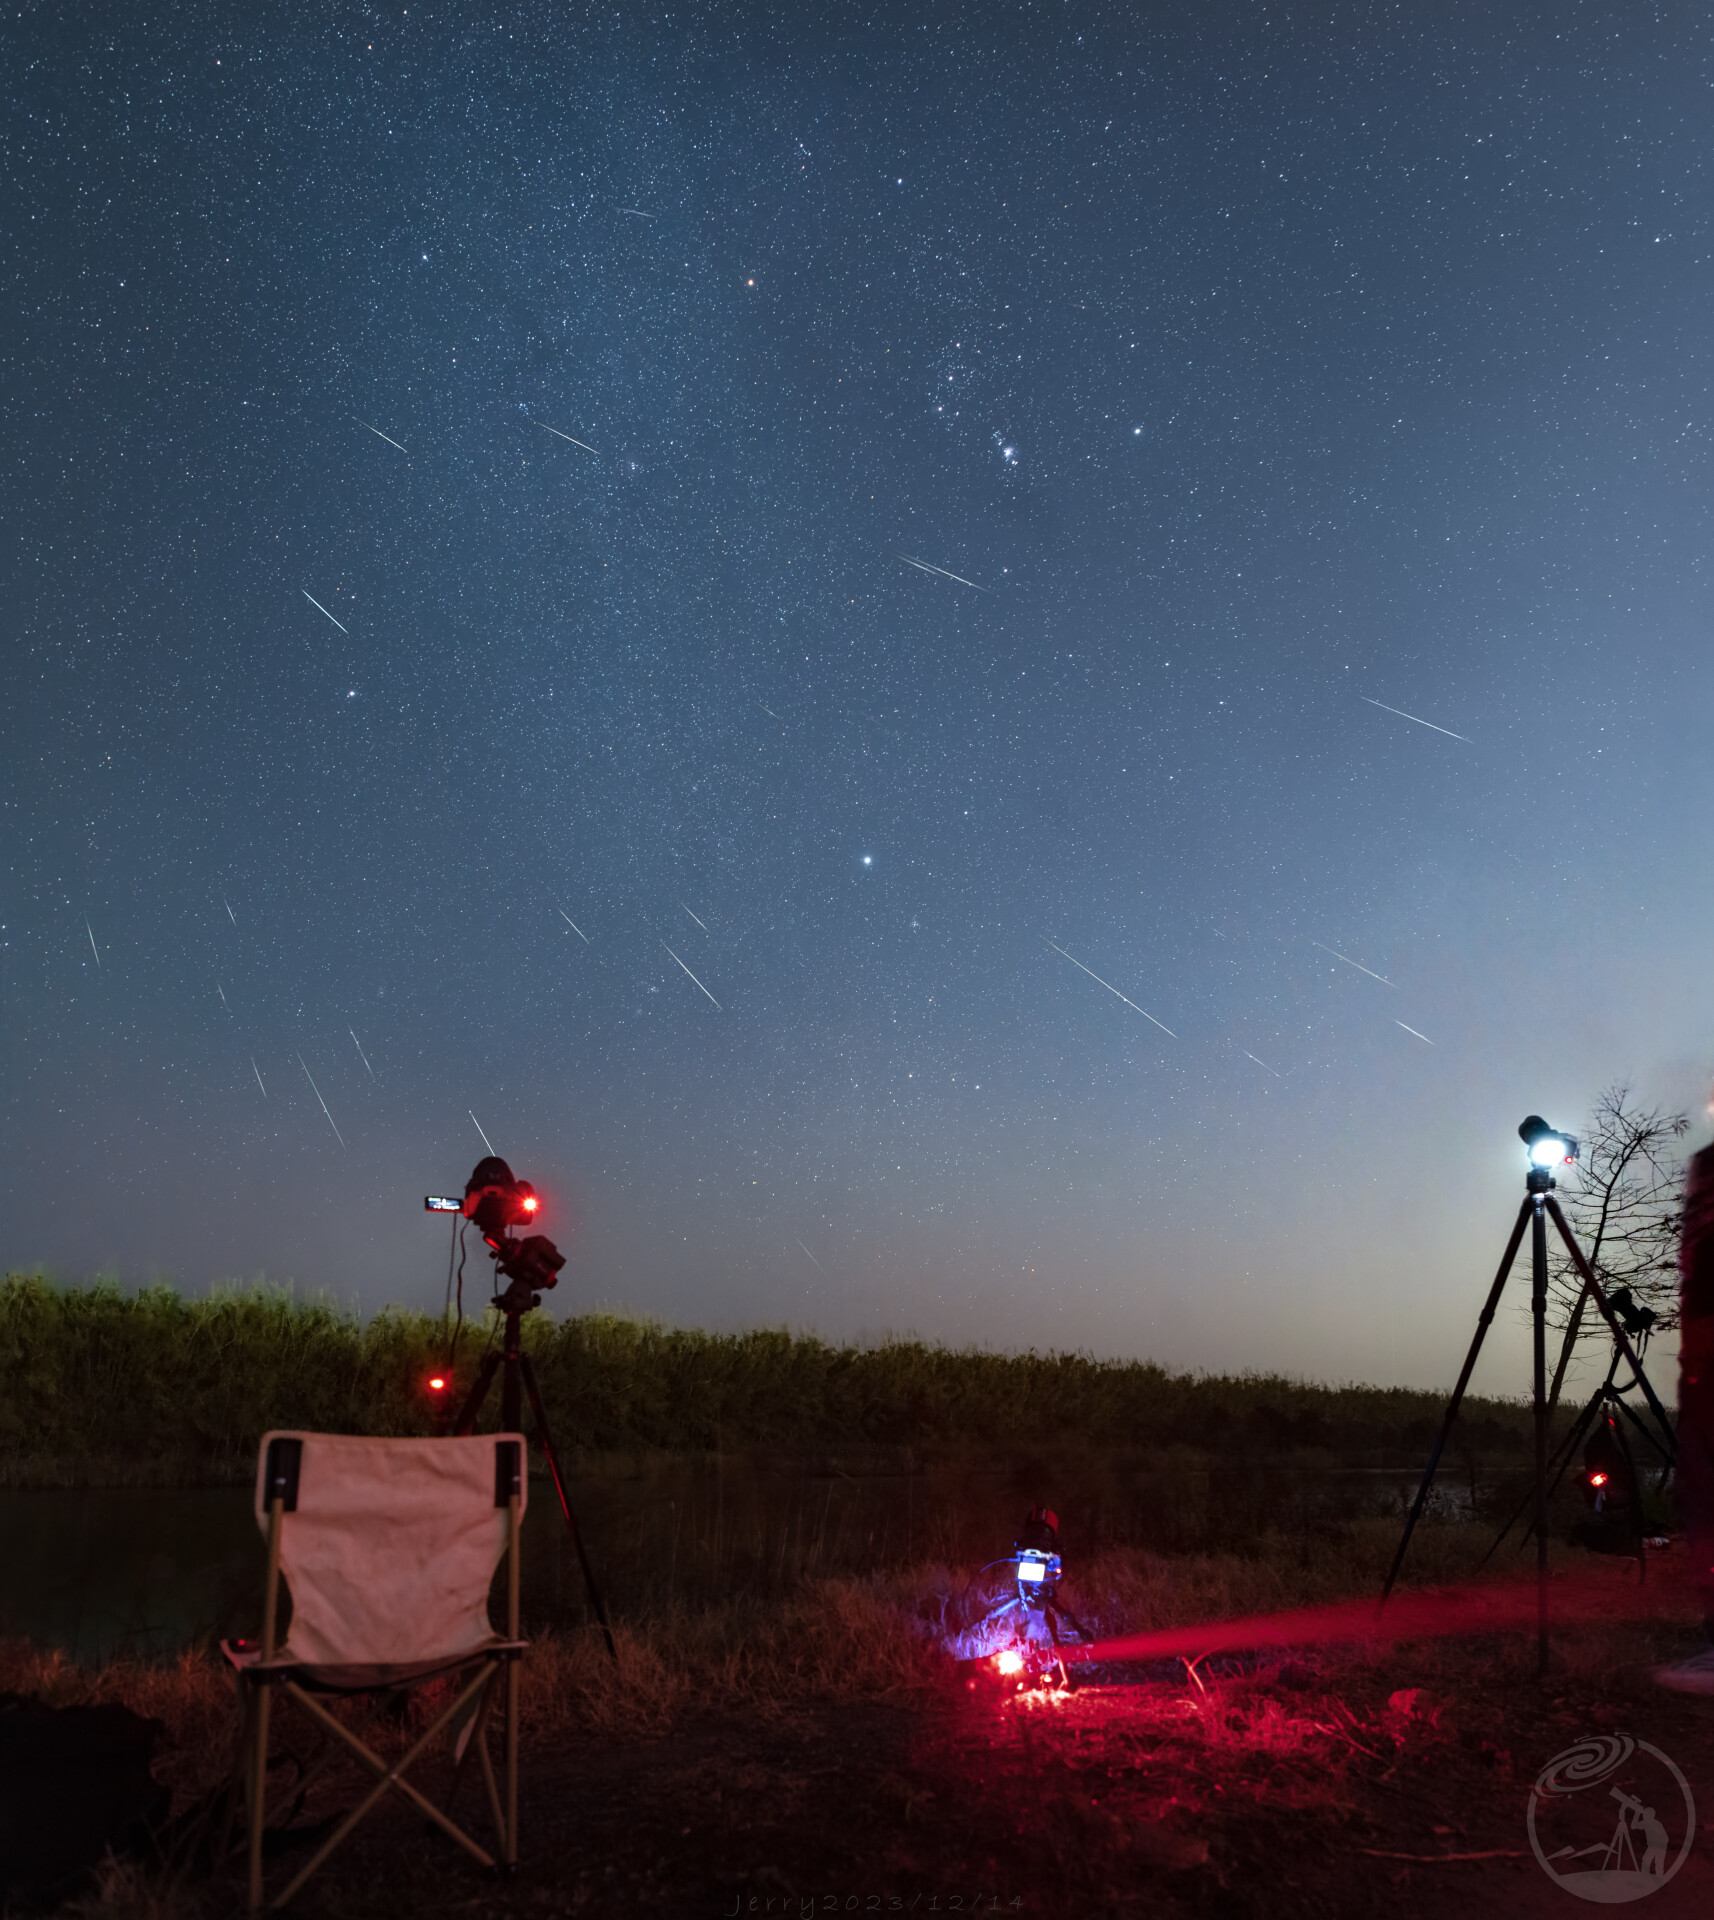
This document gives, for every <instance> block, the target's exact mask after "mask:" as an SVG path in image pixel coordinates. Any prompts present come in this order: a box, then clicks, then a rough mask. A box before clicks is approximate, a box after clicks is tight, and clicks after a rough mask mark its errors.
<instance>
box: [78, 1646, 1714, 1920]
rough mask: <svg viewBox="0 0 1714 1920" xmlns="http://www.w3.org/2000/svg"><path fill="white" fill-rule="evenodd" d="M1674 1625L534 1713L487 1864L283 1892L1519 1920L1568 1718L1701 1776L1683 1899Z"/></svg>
mask: <svg viewBox="0 0 1714 1920" xmlns="http://www.w3.org/2000/svg"><path fill="white" fill-rule="evenodd" d="M1688 1644H1689V1642H1688V1640H1687V1637H1686V1633H1685V1629H1684V1626H1683V1623H1682V1622H1679V1623H1677V1624H1676V1625H1672V1624H1668V1623H1665V1622H1662V1621H1658V1620H1657V1621H1653V1622H1642V1623H1638V1622H1632V1623H1630V1624H1628V1625H1624V1626H1620V1627H1616V1628H1615V1629H1614V1630H1613V1632H1612V1633H1611V1634H1605V1633H1598V1632H1597V1633H1585V1634H1580V1635H1567V1636H1564V1638H1563V1640H1562V1642H1561V1644H1560V1645H1559V1647H1558V1648H1557V1650H1556V1657H1555V1665H1554V1669H1553V1671H1552V1672H1551V1673H1550V1675H1549V1677H1548V1678H1547V1679H1546V1680H1545V1681H1541V1680H1537V1679H1536V1678H1535V1676H1534V1648H1533V1644H1532V1643H1529V1642H1527V1641H1526V1640H1524V1639H1523V1638H1518V1639H1515V1640H1506V1641H1504V1642H1503V1643H1494V1642H1487V1643H1483V1644H1472V1643H1460V1642H1457V1641H1442V1642H1438V1643H1417V1644H1416V1645H1413V1646H1404V1647H1395V1648H1391V1649H1384V1650H1376V1649H1369V1650H1366V1651H1365V1650H1363V1649H1356V1648H1333V1649H1322V1650H1321V1651H1320V1652H1318V1653H1317V1654H1315V1655H1313V1656H1303V1657H1283V1658H1274V1659H1272V1660H1270V1662H1269V1663H1268V1664H1266V1665H1263V1666H1260V1667H1258V1668H1256V1669H1255V1670H1253V1671H1250V1672H1248V1673H1238V1674H1235V1675H1233V1676H1231V1677H1227V1678H1218V1677H1213V1678H1210V1679H1209V1681H1208V1682H1207V1687H1206V1691H1204V1690H1203V1689H1201V1688H1199V1687H1198V1686H1197V1685H1196V1684H1194V1682H1192V1681H1189V1680H1187V1679H1186V1677H1185V1676H1184V1674H1183V1673H1182V1671H1180V1672H1178V1673H1172V1672H1170V1671H1169V1672H1166V1673H1160V1674H1157V1675H1156V1676H1155V1677H1151V1678H1147V1679H1139V1678H1136V1677H1134V1676H1133V1677H1131V1678H1129V1679H1127V1678H1125V1677H1124V1676H1122V1675H1120V1674H1116V1673H1115V1672H1113V1671H1111V1670H1109V1671H1108V1672H1107V1673H1106V1674H1105V1675H1102V1674H1101V1673H1099V1672H1097V1673H1096V1674H1095V1675H1093V1676H1092V1677H1091V1681H1090V1683H1089V1684H1084V1685H1080V1686H1078V1687H1076V1688H1075V1689H1074V1690H1073V1691H1071V1692H1069V1693H1063V1692H1062V1693H1057V1694H1043V1693H1037V1694H1024V1695H1005V1694H1002V1693H1001V1692H1000V1691H999V1689H998V1687H997V1686H995V1685H990V1684H987V1683H982V1684H977V1685H974V1686H972V1685H971V1684H970V1683H969V1681H968V1679H967V1678H966V1677H965V1676H963V1675H960V1674H956V1673H953V1672H950V1671H949V1672H948V1673H947V1674H946V1676H945V1682H944V1684H943V1685H942V1686H941V1687H939V1688H938V1689H935V1690H931V1691H929V1692H928V1693H927V1694H922V1695H918V1696H917V1697H915V1698H913V1699H911V1700H909V1701H907V1702H905V1703H903V1704H898V1703H882V1704H875V1703H861V1702H859V1703H850V1702H848V1703H844V1704H824V1705H820V1706H806V1707H801V1708H794V1709H792V1710H790V1711H780V1710H777V1709H776V1710H772V1711H769V1712H765V1713H764V1712H749V1713H728V1714H725V1715H706V1716H698V1715H695V1714H691V1715H689V1716H687V1717H685V1718H683V1719H682V1720H681V1721H680V1722H679V1724H678V1725H677V1726H676V1727H675V1729H674V1730H673V1731H672V1732H671V1733H669V1734H665V1735H662V1736H660V1737H656V1738H628V1739H625V1738H614V1737H605V1738H595V1737H582V1738H579V1737H573V1738H569V1739H559V1738H556V1739H554V1740H553V1741H551V1742H543V1743H540V1744H539V1745H538V1746H537V1748H536V1749H535V1750H533V1751H529V1752H527V1753H526V1756H525V1766H524V1774H523V1783H524V1784H523V1805H522V1833H523V1848H522V1858H521V1861H520V1865H519V1870H518V1873H517V1876H516V1878H515V1879H514V1880H512V1881H511V1882H509V1883H504V1884H501V1883H496V1882H495V1881H493V1880H491V1879H489V1878H487V1877H485V1876H484V1875H483V1873H482V1872H481V1870H480V1869H478V1868H477V1867H476V1866H475V1865H474V1864H473V1863H471V1862H469V1861H468V1860H467V1859H466V1858H465V1857H464V1856H462V1855H461V1854H459V1853H458V1852H457V1851H456V1849H454V1848H453V1847H452V1846H451V1845H450V1844H449V1843H448V1842H446V1841H445V1840H444V1839H442V1838H441V1837H440V1836H439V1835H438V1834H436V1833H434V1832H433V1831H432V1830H431V1829H429V1828H428V1827H427V1826H426V1824H425V1823H424V1822H423V1821H422V1820H421V1819H420V1818H419V1817H417V1816H415V1815H413V1814H411V1813H410V1812H408V1811H407V1810H405V1809H403V1808H397V1809H393V1808H389V1809H387V1810H385V1811H384V1812H383V1813H382V1814H381V1815H380V1816H379V1817H378V1818H376V1819H375V1820H374V1821H372V1823H371V1824H370V1826H369V1828H368V1829H367V1831H366V1833H365V1834H364V1836H363V1837H362V1838H360V1839H359V1840H357V1841H355V1842H353V1843H352V1844H351V1845H350V1846H349V1847H348V1848H347V1849H346V1850H345V1852H344V1854H343V1855H342V1856H336V1859H335V1862H334V1863H333V1864H332V1865H331V1866H330V1867H329V1869H327V1870H326V1871H325V1872H324V1874H323V1876H321V1878H320V1879H319V1881H317V1882H312V1883H311V1886H310V1888H309V1889H306V1891H305V1893H304V1894H302V1895H300V1896H299V1898H298V1900H296V1901H295V1902H294V1903H293V1907H292V1911H293V1912H295V1913H299V1914H302V1915H303V1916H305V1920H311V1916H335V1915H338V1916H353V1917H356V1916H361V1917H362V1920H392V1917H393V1916H400V1917H401V1920H402V1917H403V1916H406V1915H409V1916H412V1920H419V1917H420V1920H430V1917H432V1916H443V1915H444V1916H451V1915H455V1914H461V1915H475V1916H482V1917H484V1920H486V1917H487V1916H493V1917H495V1920H498V1916H501V1915H558V1914H589V1915H607V1914H639V1915H648V1914H663V1915H672V1916H675V1920H676V1917H677V1916H683V1917H684V1920H691V1917H692V1916H697V1917H700V1916H707V1917H708V1920H714V1916H718V1915H724V1916H729V1917H730V1920H738V1916H740V1915H746V1914H762V1915H766V1914H773V1915H788V1914H789V1915H796V1916H800V1920H807V1916H809V1915H811V1914H833V1913H887V1912H890V1913H918V1914H949V1913H966V1914H968V1913H977V1912H981V1913H1010V1914H1018V1915H1041V1916H1047V1915H1070V1916H1084V1915H1089V1916H1098V1915H1106V1914H1115V1915H1117V1914H1125V1915H1133V1914H1148V1915H1151V1916H1168V1917H1170V1916H1175V1915H1181V1914H1182V1915H1192V1914H1197V1915H1200V1914H1231V1915H1252V1914H1254V1915H1267V1916H1292V1915H1299V1914H1302V1915H1316V1916H1346V1915H1350V1916H1358V1915H1371V1914H1374V1915H1385V1916H1387V1920H1408V1917H1409V1916H1413V1915H1418V1914H1421V1915H1425V1916H1427V1915H1433V1916H1435V1917H1436V1920H1441V1917H1442V1916H1445V1915H1448V1914H1460V1915H1462V1914H1471V1915H1484V1914H1502V1913H1503V1914H1506V1915H1508V1916H1512V1917H1514V1920H1525V1917H1527V1916H1535V1915H1544V1914H1549V1913H1556V1914H1564V1913H1567V1912H1572V1911H1576V1910H1577V1909H1578V1908H1579V1906H1580V1904H1581V1903H1580V1902H1579V1901H1578V1900H1576V1899H1575V1898H1574V1897H1573V1896H1572V1895H1571V1894H1570V1893H1569V1892H1567V1891H1566V1889H1565V1888H1563V1887H1562V1886H1560V1885H1558V1884H1556V1883H1555V1882H1554V1880H1553V1879H1552V1878H1551V1877H1550V1875H1549V1874H1548V1873H1547V1872H1546V1871H1544V1869H1543V1868H1542V1867H1541V1866H1540V1865H1539V1864H1538V1862H1537V1860H1536V1858H1535V1857H1534V1856H1533V1854H1532V1852H1531V1848H1530V1841H1529V1837H1528V1833H1527V1830H1526V1824H1525V1810H1526V1805H1527V1804H1528V1802H1529V1799H1530V1793H1531V1787H1532V1783H1533V1781H1534V1780H1535V1778H1536V1776H1537V1775H1538V1773H1539V1772H1540V1771H1541V1769H1542V1768H1543V1767H1544V1766H1545V1765H1546V1763H1547V1762H1548V1761H1549V1760H1550V1759H1551V1758H1552V1757H1553V1756H1554V1755H1555V1754H1557V1753H1560V1752H1561V1751H1563V1750H1564V1749H1565V1748H1567V1747H1568V1746H1570V1745H1571V1744H1572V1743H1573V1742H1574V1741H1577V1740H1578V1739H1580V1738H1583V1737H1587V1736H1589V1735H1592V1734H1601V1733H1613V1732H1619V1733H1629V1734H1631V1735H1634V1736H1635V1737H1637V1738H1638V1739H1640V1740H1644V1741H1647V1742H1649V1743H1651V1744H1652V1745H1654V1746H1656V1747H1658V1748H1659V1749H1661V1750H1662V1751H1663V1752H1664V1753H1666V1754H1668V1755H1669V1756H1670V1757H1671V1758H1672V1759H1673V1760H1674V1761H1676V1762H1677V1764H1678V1766H1679V1768H1680V1769H1681V1770H1682V1772H1683V1774H1684V1776H1685V1778H1686V1780H1687V1781H1688V1783H1689V1785H1690V1787H1691V1790H1692V1792H1693V1793H1694V1795H1695V1796H1696V1799H1697V1802H1698V1812H1697V1821H1698V1826H1699V1831H1698V1833H1697V1835H1696V1838H1695V1841H1694V1843H1693V1845H1692V1847H1691V1850H1690V1852H1689V1854H1688V1856H1687V1857H1686V1858H1685V1861H1684V1864H1683V1866H1682V1868H1681V1869H1680V1870H1679V1871H1678V1872H1677V1873H1676V1875H1675V1877H1674V1878H1673V1879H1672V1880H1671V1882H1670V1884H1668V1885H1666V1886H1665V1887H1663V1888H1661V1889H1660V1890H1659V1891H1658V1892H1656V1893H1655V1894H1653V1895H1652V1897H1651V1898H1650V1900H1649V1906H1648V1911H1649V1912H1650V1913H1651V1914H1652V1915H1661V1916H1666V1915H1679V1914H1683V1915H1689V1914H1693V1913H1694V1914H1697V1915H1699V1916H1703V1915H1707V1914H1709V1913H1711V1912H1714V1699H1698V1698H1686V1697H1684V1696H1681V1695H1676V1694H1672V1693H1668V1692H1663V1691H1661V1690H1660V1689H1658V1688H1657V1687H1655V1686H1654V1685H1653V1684H1652V1682H1651V1680H1650V1679H1649V1667H1650V1666H1651V1665H1652V1663H1653V1662H1654V1661H1655V1660H1657V1659H1660V1658H1662V1657H1666V1656H1670V1655H1672V1654H1675V1653H1680V1652H1682V1651H1683V1650H1684V1649H1685V1647H1686V1646H1687V1645H1688ZM431 1777H432V1776H431ZM425 1784H427V1782H426V1781H425ZM478 1797H479V1792H478V1791H477V1790H470V1798H469V1799H468V1800H467V1801H466V1802H465V1803H464V1811H465V1813H466V1814H467V1816H468V1817H470V1818H471V1819H472V1820H473V1821H474V1819H475V1817H476V1802H477V1800H478ZM312 1811H314V1809H312ZM293 1857H294V1856H293V1855H292V1854H291V1853H290V1852H287V1853H284V1854H282V1855H281V1856H280V1857H279V1859H278V1861H277V1862H276V1863H275V1864H274V1865H273V1866H272V1868H271V1874H272V1878H273V1884H274V1885H279V1884H280V1883H281V1881H282V1880H283V1879H284V1878H285V1877H286V1873H287V1870H288V1863H289V1861H290V1860H291V1859H292V1858H293ZM297 1857H301V1855H300V1856H297ZM240 1904H241V1902H240V1888H239V1885H238V1883H237V1881H236V1880H235V1879H233V1878H232V1877H230V1876H226V1877H223V1878H221V1879H220V1880H218V1881H216V1882H214V1883H212V1884H211V1883H210V1882H209V1881H207V1880H206V1879H205V1880H201V1881H192V1882H187V1883H185V1884H184V1885H183V1886H182V1887H181V1888H179V1889H177V1890H166V1891H165V1895H164V1897H163V1891H162V1889H160V1888H159V1886H158V1883H157V1885H156V1886H155V1887H153V1888H152V1889H151V1888H150V1887H148V1886H146V1885H133V1884H131V1883H128V1882H126V1881H124V1880H123V1878H122V1879H121V1880H120V1881H117V1882H115V1883H114V1884H113V1885H112V1886H111V1887H110V1889H109V1892H108V1896H107V1898H106V1899H105V1900H102V1901H97V1902H91V1903H83V1904H81V1906H80V1909H79V1910H80V1911H81V1912H83V1913H85V1914H89V1913H100V1914H104V1915H120V1914H125V1915H135V1916H137V1920H143V1916H145V1915H147V1916H151V1917H153V1916H161V1917H162V1920H167V1917H169V1916H178V1915H181V1914H184V1915H191V1914H194V1915H196V1916H199V1920H200V1916H203V1915H207V1914H228V1913H234V1912H237V1911H238V1910H239V1909H240Z"/></svg>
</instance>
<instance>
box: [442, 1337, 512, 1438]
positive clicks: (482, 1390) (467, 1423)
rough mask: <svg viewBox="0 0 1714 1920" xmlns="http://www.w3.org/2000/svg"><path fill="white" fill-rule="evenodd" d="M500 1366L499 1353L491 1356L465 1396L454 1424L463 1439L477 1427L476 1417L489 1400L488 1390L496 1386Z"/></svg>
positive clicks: (484, 1362) (455, 1430) (455, 1431)
mask: <svg viewBox="0 0 1714 1920" xmlns="http://www.w3.org/2000/svg"><path fill="white" fill-rule="evenodd" d="M499 1365H500V1356H499V1355H498V1354H497V1353H491V1354H489V1356H488V1358H487V1359H486V1360H484V1361H483V1362H482V1371H481V1372H480V1373H479V1374H478V1375H477V1376H476V1380H475V1383H474V1384H473V1385H472V1387H471V1389H470V1391H469V1392H468V1393H467V1394H466V1395H465V1396H464V1405H463V1406H462V1407H460V1408H459V1409H458V1418H457V1420H456V1421H454V1422H453V1428H452V1430H453V1432H454V1433H455V1434H457V1436H458V1437H459V1439H461V1440H462V1439H463V1438H464V1437H465V1435H466V1434H468V1433H469V1432H470V1431H471V1430H472V1429H473V1428H474V1427H475V1425H476V1416H477V1415H478V1414H479V1413H480V1412H481V1411H482V1402H483V1401H484V1400H486V1399H487V1398H488V1389H489V1388H490V1387H491V1386H492V1385H493V1384H494V1374H495V1370H496V1369H497V1368H498V1367H499Z"/></svg>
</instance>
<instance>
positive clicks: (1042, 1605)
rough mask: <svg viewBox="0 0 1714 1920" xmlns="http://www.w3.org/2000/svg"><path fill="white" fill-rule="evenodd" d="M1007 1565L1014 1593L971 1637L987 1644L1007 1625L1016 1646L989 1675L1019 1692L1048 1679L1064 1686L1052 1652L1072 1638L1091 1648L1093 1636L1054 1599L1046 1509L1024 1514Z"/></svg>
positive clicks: (1053, 1523) (1053, 1532)
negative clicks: (1014, 1580) (1013, 1576)
mask: <svg viewBox="0 0 1714 1920" xmlns="http://www.w3.org/2000/svg"><path fill="white" fill-rule="evenodd" d="M1012 1560H1013V1562H1014V1564H1015V1566H1016V1569H1017V1584H1016V1590H1015V1591H1014V1592H1012V1593H1009V1594H1007V1595H1006V1597H1005V1598H1004V1599H1002V1600H999V1601H997V1602H996V1603H995V1604H994V1605H993V1606H992V1607H990V1608H989V1609H988V1611H987V1613H986V1614H984V1615H983V1617H982V1619H981V1620H980V1621H979V1622H978V1623H977V1626H976V1628H975V1632H976V1633H978V1634H980V1635H982V1636H983V1637H984V1638H987V1637H988V1636H989V1635H991V1633H992V1630H993V1629H994V1628H995V1627H996V1626H999V1625H1000V1624H1001V1623H1002V1622H1008V1621H1009V1622H1010V1624H1011V1625H1012V1626H1013V1628H1014V1630H1015V1632H1016V1636H1017V1638H1016V1641H1015V1643H1014V1644H1013V1645H1012V1646H1009V1647H1002V1648H1001V1649H1000V1651H999V1652H998V1653H997V1654H995V1655H993V1656H992V1659H993V1665H994V1670H995V1671H996V1672H997V1673H998V1674H999V1675H1000V1676H1001V1677H1002V1678H1003V1679H1007V1680H1012V1681H1014V1682H1015V1683H1016V1684H1017V1686H1018V1687H1019V1689H1020V1690H1022V1689H1024V1688H1026V1687H1036V1686H1040V1685H1041V1684H1042V1683H1043V1681H1044V1680H1046V1679H1048V1678H1049V1677H1051V1676H1057V1680H1058V1683H1059V1684H1060V1685H1061V1686H1065V1685H1069V1678H1068V1676H1067V1674H1066V1671H1065V1664H1064V1662H1063V1661H1062V1660H1061V1659H1060V1658H1059V1655H1058V1649H1059V1648H1060V1647H1062V1646H1065V1645H1067V1644H1068V1642H1071V1641H1072V1638H1073V1636H1075V1638H1076V1640H1079V1641H1082V1642H1084V1643H1085V1644H1089V1645H1092V1644H1093V1643H1094V1639H1095V1636H1094V1634H1092V1633H1091V1632H1090V1631H1089V1629H1088V1628H1087V1627H1086V1626H1084V1624H1083V1622H1082V1621H1081V1620H1079V1619H1078V1617H1077V1615H1076V1614H1074V1613H1073V1612H1072V1611H1071V1609H1070V1608H1069V1607H1068V1606H1066V1604H1065V1603H1064V1601H1062V1600H1061V1599H1060V1598H1059V1583H1060V1579H1061V1576H1062V1572H1063V1564H1062V1562H1061V1560H1060V1556H1059V1515H1058V1514H1056V1513H1055V1512H1054V1511H1053V1509H1052V1508H1051V1507H1043V1506H1036V1507H1031V1508H1030V1510H1029V1512H1028V1514H1026V1515H1025V1517H1024V1524H1023V1525H1022V1526H1021V1527H1020V1528H1019V1529H1018V1537H1017V1539H1016V1540H1015V1541H1014V1542H1013V1543H1012ZM1067 1629H1069V1631H1067Z"/></svg>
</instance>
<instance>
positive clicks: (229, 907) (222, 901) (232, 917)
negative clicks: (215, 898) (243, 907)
mask: <svg viewBox="0 0 1714 1920" xmlns="http://www.w3.org/2000/svg"><path fill="white" fill-rule="evenodd" d="M220 904H221V905H222V906H223V907H224V908H225V909H226V917H227V919H228V920H230V921H231V922H232V924H233V925H234V926H237V924H238V916H237V914H235V913H234V912H233V911H232V902H231V901H230V900H228V899H227V897H226V895H225V894H222V895H221V896H220Z"/></svg>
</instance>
